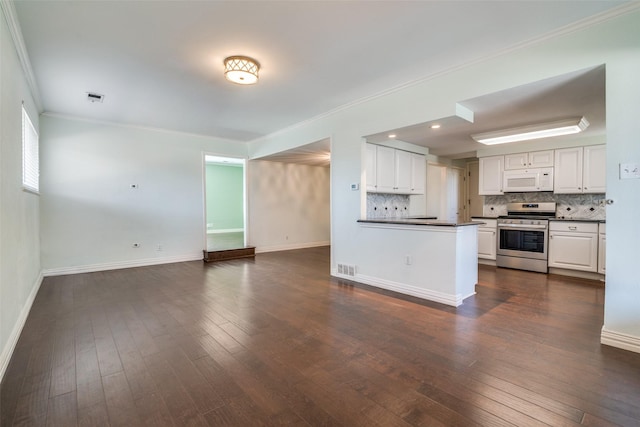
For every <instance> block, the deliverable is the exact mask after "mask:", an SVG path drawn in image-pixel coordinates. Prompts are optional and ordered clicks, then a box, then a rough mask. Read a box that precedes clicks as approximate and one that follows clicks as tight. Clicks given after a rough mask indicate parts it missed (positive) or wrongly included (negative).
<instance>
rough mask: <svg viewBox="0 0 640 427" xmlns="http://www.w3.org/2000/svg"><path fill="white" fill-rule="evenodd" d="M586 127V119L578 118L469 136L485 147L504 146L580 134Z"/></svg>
mask: <svg viewBox="0 0 640 427" xmlns="http://www.w3.org/2000/svg"><path fill="white" fill-rule="evenodd" d="M588 126H589V122H588V121H587V119H585V118H584V117H580V118H574V119H567V120H558V121H555V122H548V123H540V124H537V125H530V126H523V127H519V128H513V129H504V130H499V131H495V132H486V133H479V134H476V135H471V138H473V139H475V140H476V141H478V142H479V143H481V144H485V145H495V144H505V143H507V142H518V141H528V140H530V139H539V138H549V137H552V136H560V135H570V134H572V133H578V132H582V131H583V130H585V129H586V128H587V127H588Z"/></svg>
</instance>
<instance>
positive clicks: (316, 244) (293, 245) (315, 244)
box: [256, 240, 331, 254]
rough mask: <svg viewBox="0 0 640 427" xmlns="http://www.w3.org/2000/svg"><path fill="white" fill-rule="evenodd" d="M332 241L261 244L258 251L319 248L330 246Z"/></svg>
mask: <svg viewBox="0 0 640 427" xmlns="http://www.w3.org/2000/svg"><path fill="white" fill-rule="evenodd" d="M330 245H331V242H329V241H327V240H324V241H321V242H309V243H291V244H286V245H271V246H260V247H256V253H257V254H258V253H265V252H278V251H291V250H294V249H306V248H317V247H320V246H330Z"/></svg>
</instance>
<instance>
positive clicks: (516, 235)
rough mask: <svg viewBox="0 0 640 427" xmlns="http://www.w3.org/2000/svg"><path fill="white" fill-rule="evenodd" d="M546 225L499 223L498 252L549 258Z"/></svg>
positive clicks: (507, 254)
mask: <svg viewBox="0 0 640 427" xmlns="http://www.w3.org/2000/svg"><path fill="white" fill-rule="evenodd" d="M547 230H548V227H547V226H546V225H525V226H523V225H519V224H498V237H497V239H498V242H497V254H498V255H505V256H514V257H520V258H532V259H544V260H546V259H547V239H548V238H547Z"/></svg>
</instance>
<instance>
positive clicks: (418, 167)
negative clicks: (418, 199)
mask: <svg viewBox="0 0 640 427" xmlns="http://www.w3.org/2000/svg"><path fill="white" fill-rule="evenodd" d="M426 185H427V159H426V157H425V156H424V155H422V154H415V153H411V194H424V190H425V188H426Z"/></svg>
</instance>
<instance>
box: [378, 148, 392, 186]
mask: <svg viewBox="0 0 640 427" xmlns="http://www.w3.org/2000/svg"><path fill="white" fill-rule="evenodd" d="M395 188H396V150H394V149H393V148H390V147H384V146H382V145H377V146H376V192H378V193H395Z"/></svg>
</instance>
